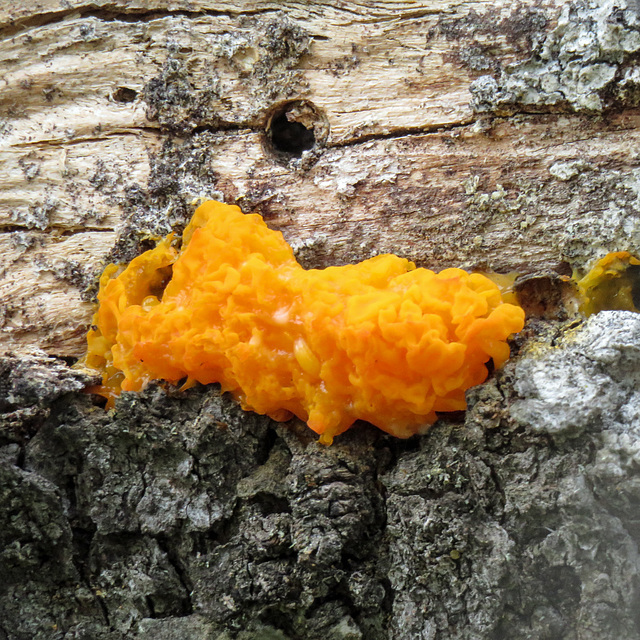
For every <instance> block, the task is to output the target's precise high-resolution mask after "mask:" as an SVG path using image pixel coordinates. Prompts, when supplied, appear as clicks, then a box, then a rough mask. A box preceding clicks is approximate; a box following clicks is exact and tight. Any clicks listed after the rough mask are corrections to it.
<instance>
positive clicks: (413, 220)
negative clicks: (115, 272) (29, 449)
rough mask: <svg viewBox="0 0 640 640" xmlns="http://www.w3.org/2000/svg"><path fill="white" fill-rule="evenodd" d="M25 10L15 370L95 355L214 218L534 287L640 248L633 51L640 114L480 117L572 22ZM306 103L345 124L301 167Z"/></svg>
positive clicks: (545, 9)
mask: <svg viewBox="0 0 640 640" xmlns="http://www.w3.org/2000/svg"><path fill="white" fill-rule="evenodd" d="M14 4H15V3H9V2H5V3H4V7H0V11H1V13H0V37H1V40H0V68H2V79H1V84H0V131H1V132H2V133H1V137H0V166H1V167H2V171H1V172H0V229H1V235H0V247H2V249H1V253H0V255H1V256H2V263H1V264H2V272H1V273H0V278H1V279H0V308H1V309H2V314H1V315H0V323H2V324H1V326H2V332H3V333H2V348H3V349H4V350H17V351H22V350H27V351H28V350H30V349H32V348H34V347H41V348H44V349H45V350H47V351H48V352H49V353H53V354H58V355H70V356H77V355H80V354H81V353H82V350H83V338H82V335H83V333H84V331H85V330H86V326H87V324H88V322H89V319H90V314H91V304H90V302H88V301H87V300H88V299H89V298H90V295H84V298H85V299H84V300H83V297H82V293H83V291H84V290H85V289H86V287H87V286H88V285H89V284H90V283H91V282H95V278H96V276H97V274H98V273H99V271H100V269H101V268H102V267H103V266H104V264H105V263H106V262H107V261H109V260H114V259H115V260H118V259H125V258H130V257H131V255H133V253H135V251H136V250H137V249H136V248H135V247H139V244H137V245H135V243H134V245H135V247H134V246H133V245H132V244H131V242H129V244H127V242H128V241H130V240H132V238H135V239H137V241H138V242H139V241H140V240H141V239H142V238H143V237H144V235H145V234H151V235H154V234H155V235H158V234H164V233H166V232H167V231H169V230H170V229H171V228H178V229H179V228H180V227H181V225H183V224H184V222H185V220H186V219H187V218H188V215H189V213H190V211H192V208H191V207H190V203H191V202H192V201H193V200H194V199H195V198H198V197H203V196H205V197H214V198H223V199H225V200H226V201H227V202H236V203H238V204H240V205H241V206H242V208H243V210H245V211H258V212H260V213H262V214H263V215H264V216H265V217H266V219H267V220H268V221H269V224H270V225H271V226H272V227H273V228H277V229H280V230H282V231H283V233H284V234H285V236H286V238H287V239H288V240H289V241H290V242H291V244H292V245H293V246H294V247H295V248H296V249H297V251H298V254H299V256H300V259H301V260H302V261H303V263H304V264H306V265H309V266H326V265H329V264H341V263H345V262H347V261H353V260H358V259H363V258H366V257H369V256H371V255H373V254H376V253H380V252H394V253H398V254H400V255H403V256H407V257H409V258H411V259H413V260H415V261H416V262H418V263H419V264H421V265H425V266H432V267H434V268H441V267H444V266H451V265H459V266H463V267H465V268H490V269H494V270H498V271H511V270H517V271H519V272H522V273H531V272H535V271H544V270H549V269H553V268H556V267H557V266H558V265H559V264H560V263H562V262H563V261H568V262H569V263H570V264H571V265H573V266H582V265H583V264H585V263H587V262H588V261H589V260H590V259H592V258H593V256H594V255H596V254H598V253H599V252H604V251H607V250H613V249H630V250H637V249H638V248H640V240H639V236H638V233H637V232H638V228H637V225H638V223H637V222H636V221H635V211H636V210H637V202H638V198H640V180H639V177H640V176H639V175H638V172H637V169H635V167H636V164H637V161H636V160H635V158H636V155H635V152H634V149H635V148H636V147H637V146H638V145H637V140H638V136H639V133H638V131H639V130H638V123H639V120H638V115H637V112H636V111H635V110H633V109H632V108H630V107H632V106H633V99H634V98H633V96H631V98H629V96H628V95H627V94H629V95H631V94H630V93H629V91H628V86H627V85H628V84H629V82H630V81H629V82H628V81H627V80H628V78H627V76H628V75H629V74H628V71H629V68H630V67H629V66H628V64H627V61H628V60H627V59H628V57H629V54H630V53H631V52H632V50H633V46H634V45H633V43H632V44H630V45H628V44H624V43H623V44H622V45H620V47H621V48H620V51H618V52H614V53H613V54H611V56H610V58H611V60H612V61H613V62H611V64H612V65H613V67H615V69H616V73H617V74H618V75H617V76H616V78H617V79H618V80H620V82H619V83H618V84H619V85H620V86H622V85H623V84H624V82H627V85H624V86H625V87H627V89H626V90H627V94H625V96H627V97H626V98H625V99H621V98H620V95H621V94H620V92H618V94H616V95H614V93H615V92H613V93H612V92H611V91H609V88H608V87H605V89H604V90H603V92H604V94H606V91H609V93H610V94H611V95H612V96H613V97H612V98H611V100H609V102H607V104H605V102H606V100H605V101H604V102H602V101H601V102H602V106H603V109H604V108H605V107H607V108H608V107H610V106H611V105H613V106H614V107H616V105H617V107H616V110H611V109H609V110H604V111H603V110H602V109H601V110H600V111H594V110H591V111H589V110H587V111H584V110H582V111H581V110H580V109H575V108H572V107H571V105H569V106H567V105H566V104H562V103H557V104H555V103H554V104H547V103H549V100H547V103H545V104H542V103H541V102H538V103H536V102H535V101H533V102H531V101H529V102H530V103H529V104H524V103H526V100H524V101H523V100H520V102H521V103H523V104H518V100H519V99H518V98H516V99H514V103H515V105H516V106H515V108H513V109H511V110H509V109H505V108H504V104H503V103H504V100H502V102H500V101H496V105H498V107H499V108H496V109H495V110H494V112H493V113H492V112H490V111H487V110H486V109H485V110H484V111H483V109H482V108H475V111H474V109H472V106H470V104H471V103H473V101H474V100H476V102H478V95H479V94H478V95H477V94H473V83H474V82H477V81H478V79H479V78H480V79H481V80H482V79H483V78H487V77H490V78H492V77H493V78H498V79H499V78H500V74H501V73H502V74H504V73H505V70H507V71H508V70H509V69H516V71H514V72H513V74H515V76H517V69H518V66H517V65H518V64H522V63H524V62H526V61H527V60H528V59H529V58H530V57H531V52H532V47H535V46H540V43H541V42H542V43H545V42H551V45H549V46H552V45H553V46H555V45H556V44H557V41H558V38H559V36H554V35H553V34H554V29H556V28H557V25H558V20H561V18H562V16H561V13H560V11H561V9H562V6H563V3H561V2H559V0H557V1H551V0H549V1H548V2H544V3H540V2H537V1H535V2H534V1H533V0H530V1H526V2H519V3H510V2H509V3H507V2H504V1H503V0H499V1H487V0H485V1H483V2H455V1H451V0H449V1H444V0H442V1H440V2H423V3H419V2H395V3H394V2H367V3H350V4H349V6H347V5H344V4H343V3H331V2H326V3H314V4H313V5H312V7H311V8H308V7H307V5H306V3H294V2H290V3H284V4H282V3H269V2H264V3H263V2H237V3H232V2H225V3H217V2H216V3H207V2H196V3H185V4H184V5H182V4H181V3H179V2H178V3H163V2H152V3H147V2H145V3H142V2H139V3H136V2H133V3H131V2H127V3H125V2H122V3H119V2H92V3H83V2H80V1H77V0H76V1H75V2H66V3H64V5H62V4H60V3H58V2H56V1H54V0H52V1H47V2H38V3H33V4H31V3H24V5H21V6H19V7H15V6H14ZM578 4H579V3H578ZM600 4H601V5H602V7H603V10H604V9H607V6H606V5H607V4H611V3H606V2H604V3H600ZM593 13H594V16H595V17H596V18H597V15H596V14H597V10H595V9H594V10H593ZM601 13H602V11H601ZM627 14H629V15H630V12H627ZM576 15H577V14H576ZM598 15H599V14H598ZM588 17H589V19H591V18H592V16H588ZM605 17H606V16H605ZM579 18H580V16H578V15H577V17H576V20H578V19H579ZM594 19H595V18H594ZM626 19H627V22H629V20H632V17H631V18H626ZM554 38H555V40H554ZM625 42H626V41H625ZM554 43H555V44H554ZM558 46H560V45H558ZM562 46H564V45H562ZM625 47H626V48H625ZM603 55H605V54H603ZM605 58H606V55H605ZM616 65H617V66H616ZM625 73H626V74H627V75H625ZM513 74H512V75H513ZM551 75H552V74H551ZM515 76H514V77H515ZM624 78H627V80H624ZM623 80H624V82H623ZM560 81H561V82H562V81H563V80H562V78H560ZM583 84H584V83H583ZM632 84H633V83H632ZM504 86H505V87H506V86H508V83H505V84H504ZM598 86H599V85H598ZM633 86H635V85H633ZM603 92H601V94H602V93H603ZM583 93H584V91H583ZM604 94H603V95H604ZM581 95H582V94H581ZM584 95H587V97H589V96H591V97H592V95H593V92H592V93H589V92H586V93H584ZM598 95H600V94H598ZM607 95H609V94H606V95H605V98H606V96H607ZM616 96H617V97H616ZM481 97H482V96H481ZM597 99H598V100H599V99H600V98H599V97H597ZM288 100H304V101H307V102H309V103H312V105H313V106H314V108H315V109H316V111H317V114H318V118H319V120H322V121H323V123H324V124H323V126H326V125H328V137H327V138H326V141H324V142H322V141H320V140H318V141H317V144H316V147H315V148H314V149H312V150H311V152H310V153H306V154H303V157H302V158H300V159H296V158H284V160H283V157H282V156H278V155H277V154H274V153H273V149H272V148H270V146H269V143H268V140H266V137H265V132H264V129H265V127H266V125H267V123H268V122H269V119H270V118H271V117H272V115H273V112H274V109H278V108H279V107H281V106H282V105H283V104H285V103H286V101H288ZM567 100H569V98H567ZM569 101H570V100H569ZM551 102H553V101H551ZM574 102H575V101H574ZM625 107H626V110H625ZM518 112H520V113H518ZM532 112H533V113H532ZM594 230H595V231H596V233H593V232H594ZM117 238H120V242H119V244H118V245H117V248H116V250H113V248H114V246H115V245H116V240H117ZM123 246H126V247H128V248H127V250H122V251H121V250H120V249H122V247H123ZM132 247H133V248H132Z"/></svg>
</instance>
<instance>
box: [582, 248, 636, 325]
mask: <svg viewBox="0 0 640 640" xmlns="http://www.w3.org/2000/svg"><path fill="white" fill-rule="evenodd" d="M576 284H577V286H578V291H579V292H580V297H581V305H580V310H581V311H582V312H583V313H584V314H585V315H587V316H590V315H592V314H593V313H598V311H603V310H605V309H609V310H616V309H617V310H623V311H640V309H638V306H640V300H639V298H640V260H638V258H636V257H634V256H632V255H631V254H630V253H629V252H627V251H616V252H614V253H608V254H607V255H606V256H605V257H604V258H602V259H600V260H599V261H598V262H597V263H596V264H595V266H594V267H593V268H592V269H591V271H589V273H587V275H586V276H584V277H583V278H579V279H577V278H576Z"/></svg>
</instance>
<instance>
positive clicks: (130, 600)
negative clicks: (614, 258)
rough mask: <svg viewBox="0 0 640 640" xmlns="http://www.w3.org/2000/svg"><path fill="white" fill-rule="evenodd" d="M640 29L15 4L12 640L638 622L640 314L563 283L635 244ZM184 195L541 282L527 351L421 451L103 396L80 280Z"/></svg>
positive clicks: (3, 427) (189, 203)
mask: <svg viewBox="0 0 640 640" xmlns="http://www.w3.org/2000/svg"><path fill="white" fill-rule="evenodd" d="M638 52H640V16H639V14H638V6H637V5H636V3H635V1H632V0H571V1H570V2H560V0H543V1H539V0H523V1H522V2H518V3H513V2H506V1H504V0H479V1H476V2H466V1H462V0H460V1H458V0H429V1H428V0H422V1H415V2H409V1H407V2H392V1H390V0H389V1H387V0H379V1H374V0H371V1H361V2H354V3H343V2H338V1H333V0H327V1H326V2H318V3H305V2H301V1H293V0H292V1H290V2H289V1H286V2H269V1H266V0H265V1H263V0H255V1H247V2H241V1H239V0H237V1H235V2H234V1H233V0H222V1H220V2H211V1H209V0H197V1H195V2H194V1H187V0H176V1H173V2H168V1H166V0H144V1H143V0H132V1H125V0H94V1H93V2H87V1H83V0H65V1H64V2H61V1H59V0H40V1H39V2H37V3H28V2H25V3H15V2H11V1H9V0H0V355H1V354H4V355H2V357H1V359H0V638H6V639H10V640H32V639H40V640H49V639H52V640H53V639H58V638H86V639H87V640H88V639H94V638H103V639H109V640H115V639H118V638H139V639H152V638H153V639H154V640H161V639H164V638H166V639H169V638H178V637H180V638H183V639H185V640H190V639H191V638H193V639H194V640H195V639H201V638H212V639H213V638H216V639H218V640H223V638H235V637H238V638H244V639H245V640H246V639H249V638H256V639H258V638H260V639H263V638H273V639H292V640H293V639H297V638H304V639H305V640H312V639H314V638H323V639H327V638H330V639H332V640H333V639H335V640H338V639H341V640H347V639H349V640H355V639H358V638H363V639H366V640H378V639H379V640H383V639H384V640H387V639H388V640H391V639H393V640H413V639H414V638H421V639H424V640H444V639H447V640H472V639H473V640H475V639H478V638H482V639H485V638H486V639H501V638H505V639H506V638H522V639H524V638H531V639H534V638H535V639H539V638H549V639H551V638H563V639H568V640H574V639H575V640H578V638H579V639H580V640H590V639H592V638H593V639H596V638H598V640H600V639H602V638H620V639H622V640H626V639H628V640H633V639H636V638H637V637H638V636H639V635H640V617H639V616H638V607H637V603H638V598H639V597H640V558H639V557H638V550H637V549H638V542H639V541H640V530H639V528H638V519H637V513H638V506H639V504H640V494H639V492H638V478H639V476H638V469H639V468H640V453H639V452H640V426H639V423H638V419H637V416H638V415H639V414H640V393H639V392H638V386H639V385H638V382H639V380H638V373H637V371H638V370H640V369H639V367H638V365H639V364H640V362H638V360H639V355H638V353H639V351H638V347H637V345H638V343H639V341H640V319H638V317H637V316H636V315H634V314H632V313H630V312H603V313H601V314H598V315H596V316H593V317H592V318H591V319H590V320H589V321H587V322H586V323H584V325H581V320H580V319H579V318H578V317H577V316H571V313H570V310H566V309H564V310H563V309H560V310H559V311H558V310H557V308H556V307H554V302H553V300H552V297H553V296H554V295H556V294H557V291H555V290H554V289H553V283H554V282H556V281H557V279H558V276H561V275H563V274H567V273H570V272H571V269H572V268H573V269H580V268H582V267H584V266H585V265H588V264H589V263H590V262H592V261H593V260H594V259H595V258H597V257H600V256H602V255H604V254H605V253H607V252H609V251H618V250H627V251H631V252H635V253H638V252H640V214H639V210H640V168H639V161H638V153H637V147H638V144H636V143H637V142H638V140H640V115H639V112H638V103H639V102H640V67H639V66H638V63H637V61H638ZM201 197H208V198H214V199H219V200H224V201H225V202H229V203H236V204H238V205H239V206H241V208H242V209H243V210H244V211H246V212H258V213H261V214H262V215H263V216H264V218H265V220H266V221H267V222H268V224H269V225H270V226H271V227H272V228H274V229H279V230H281V231H282V232H283V234H284V235H285V237H286V239H287V240H288V241H289V242H290V244H291V245H292V246H293V247H294V249H295V251H296V254H297V256H298V259H299V260H300V261H301V262H302V263H303V264H304V265H305V266H308V267H325V266H329V265H334V264H345V263H347V262H353V261H359V260H362V259H365V258H368V257H370V256H372V255H375V254H378V253H383V252H391V253H396V254H399V255H402V256H405V257H408V258H410V259H412V260H414V261H415V262H416V263H418V264H419V265H422V266H429V267H430V268H434V269H440V268H444V267H447V266H461V267H463V268H466V269H484V270H488V269H490V270H494V271H498V272H509V271H517V272H518V273H520V274H524V275H530V276H534V277H535V278H537V279H536V282H537V285H536V287H537V288H536V287H533V289H535V291H534V292H533V294H532V295H534V298H535V300H534V303H532V304H531V305H530V309H529V310H530V318H529V322H528V325H527V328H526V329H525V331H524V332H523V333H522V334H521V335H520V336H519V337H517V338H516V340H515V342H514V345H513V356H514V357H513V358H512V360H511V361H510V362H509V363H508V364H507V366H506V367H505V368H504V369H503V370H501V371H498V372H495V373H494V374H493V375H492V376H491V377H490V379H489V380H488V381H487V382H486V383H485V384H483V385H480V386H479V387H476V388H474V389H472V390H471V391H470V392H469V394H468V404H469V409H468V410H467V412H466V414H465V415H449V416H443V418H442V419H441V420H439V421H438V423H436V425H434V427H433V428H432V429H431V431H430V432H429V434H427V435H426V436H421V437H415V438H412V439H410V440H407V441H401V440H397V439H393V438H391V437H389V436H385V435H383V434H382V433H381V432H379V431H378V430H376V429H374V428H373V427H370V426H368V425H365V424H363V425H360V426H358V427H357V428H355V429H352V430H350V431H349V432H348V433H346V434H344V435H343V436H341V437H340V438H338V439H337V440H336V443H335V444H334V445H332V446H331V447H329V448H325V447H321V446H319V445H318V444H317V443H316V442H315V438H314V437H312V434H311V433H310V432H309V431H308V430H307V429H306V427H305V426H304V425H303V424H300V423H298V422H296V421H292V422H291V423H289V424H286V425H278V424H276V423H274V422H272V421H271V420H269V419H267V418H265V417H262V416H257V415H255V414H252V413H247V412H243V411H242V410H241V409H240V408H239V407H238V406H237V404H236V403H235V402H234V401H233V400H232V399H229V398H227V397H225V396H221V395H220V393H219V392H218V391H217V390H216V389H215V387H213V388H212V387H201V388H197V389H191V390H190V391H188V392H178V391H176V390H172V389H168V388H163V387H160V386H157V385H155V386H154V385H152V386H151V387H149V388H148V389H147V390H146V391H145V392H143V393H141V394H124V395H123V396H122V397H121V399H120V400H119V402H118V405H117V407H116V410H115V411H111V412H105V411H104V410H103V409H102V408H100V407H99V406H96V405H95V404H94V403H93V402H92V400H91V398H90V397H89V396H87V395H85V394H83V393H81V390H82V388H83V387H84V385H85V384H86V383H87V382H88V379H87V378H86V376H85V375H84V374H81V373H79V372H78V371H76V370H73V369H71V368H70V367H69V365H70V364H72V363H73V362H74V360H75V359H76V358H78V357H80V356H81V355H82V354H83V352H84V344H85V343H84V340H85V335H86V331H87V327H88V324H89V322H90V318H91V313H92V309H93V296H94V295H95V292H96V279H97V276H98V275H99V273H100V272H101V270H102V269H103V268H104V266H105V265H106V264H107V263H108V262H114V261H115V262H124V261H128V260H130V259H131V258H132V257H134V256H135V255H137V254H138V253H139V252H140V251H141V250H143V249H144V248H147V247H148V246H149V245H150V244H153V241H154V239H156V238H158V237H161V236H163V235H165V234H166V233H168V232H169V231H172V230H176V231H178V232H180V231H181V230H182V228H183V227H184V225H185V223H186V222H187V220H188V219H189V217H190V215H191V213H192V212H193V202H194V200H196V199H197V198H201Z"/></svg>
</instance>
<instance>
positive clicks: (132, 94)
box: [113, 87, 138, 102]
mask: <svg viewBox="0 0 640 640" xmlns="http://www.w3.org/2000/svg"><path fill="white" fill-rule="evenodd" d="M137 97H138V92H137V91H135V90H133V89H129V87H118V88H117V89H116V90H115V91H114V92H113V99H114V100H115V101H116V102H133V101H134V100H135V99H136V98H137Z"/></svg>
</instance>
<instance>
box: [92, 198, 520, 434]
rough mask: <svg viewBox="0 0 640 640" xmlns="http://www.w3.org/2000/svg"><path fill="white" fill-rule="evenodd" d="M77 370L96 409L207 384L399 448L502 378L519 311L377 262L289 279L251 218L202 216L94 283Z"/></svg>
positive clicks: (449, 280) (322, 429)
mask: <svg viewBox="0 0 640 640" xmlns="http://www.w3.org/2000/svg"><path fill="white" fill-rule="evenodd" d="M98 300H99V303H100V306H99V309H98V311H97V313H96V314H95V316H94V318H93V326H92V328H91V330H90V331H89V335H88V338H87V339H88V353H87V356H86V358H85V361H84V363H85V364H86V365H87V366H89V367H93V368H97V369H100V370H101V371H102V372H103V382H102V385H101V386H99V387H94V388H93V389H92V391H94V392H95V393H100V394H102V395H103V396H105V397H107V398H108V400H109V404H110V405H111V406H112V405H113V400H114V398H115V396H117V395H118V394H119V393H120V391H121V390H126V391H137V390H140V389H142V388H143V387H144V386H145V385H146V384H147V383H148V382H149V381H150V380H154V379H158V378H163V379H165V380H168V381H171V382H173V383H176V382H178V381H180V380H181V379H183V378H185V377H186V378H187V383H185V386H188V385H190V384H193V383H194V382H195V381H197V382H201V383H204V384H207V383H210V382H219V383H220V384H221V386H222V389H223V390H224V391H229V392H231V393H232V394H233V395H234V396H235V397H236V398H237V399H238V400H239V401H240V403H241V404H242V407H243V408H244V409H250V410H252V411H255V412H257V413H262V414H267V415H269V416H271V417H272V418H274V419H276V420H285V419H288V418H289V417H291V414H294V415H296V416H298V417H299V418H300V419H302V420H304V421H306V422H307V424H308V425H309V427H311V429H313V430H314V431H315V432H316V433H318V434H320V436H321V437H320V442H322V443H324V444H330V443H331V441H332V440H333V437H334V436H335V435H337V434H339V433H342V432H343V431H345V430H346V429H348V428H349V427H350V426H351V425H352V424H353V422H354V421H356V420H367V421H369V422H371V423H373V424H374V425H376V426H378V427H380V428H381V429H383V430H384V431H387V432H388V433H391V434H393V435H395V436H399V437H401V438H405V437H408V436H411V435H412V434H415V433H420V432H423V431H424V430H425V429H426V428H427V427H428V426H429V425H430V424H431V423H433V422H434V420H435V419H436V412H437V411H458V410H463V409H465V407H466V404H465V391H466V390H467V389H468V388H469V387H472V386H474V385H477V384H479V383H481V382H483V381H484V380H485V379H486V377H487V368H486V366H485V363H486V362H487V361H488V360H489V359H493V362H494V364H495V365H496V366H498V367H499V366H501V365H502V364H503V363H504V361H505V360H506V359H507V358H508V356H509V346H508V344H507V343H506V340H507V338H508V337H509V335H511V334H512V333H514V332H517V331H520V330H521V329H522V327H523V324H524V312H523V311H522V309H521V308H520V307H518V306H516V305H513V304H507V303H505V302H503V300H502V296H501V293H500V290H499V289H498V286H497V285H496V284H494V283H493V282H492V281H491V280H489V279H488V278H486V277H485V276H482V275H480V274H469V273H467V272H465V271H462V270H461V269H445V270H444V271H441V272H440V273H434V272H433V271H429V270H427V269H416V268H415V265H414V264H413V263H411V262H409V261H408V260H406V259H403V258H399V257H397V256H395V255H380V256H377V257H375V258H371V259H369V260H365V261H364V262H361V263H359V264H354V265H347V266H344V267H329V268H327V269H322V270H318V269H311V270H305V269H303V268H302V267H301V266H300V265H299V264H298V263H297V261H296V259H295V257H294V255H293V251H292V249H291V247H290V246H289V245H288V244H287V243H286V242H285V240H284V238H283V237H282V234H281V233H279V232H277V231H272V230H270V229H269V228H268V227H267V225H266V224H265V223H264V221H263V220H262V218H261V217H260V216H259V215H257V214H251V215H244V214H243V213H242V212H241V211H240V209H239V208H238V207H235V206H229V205H225V204H221V203H219V202H205V203H204V204H203V205H201V206H200V207H199V208H198V209H197V210H196V212H195V214H194V216H193V218H192V220H191V222H190V223H189V225H188V226H187V228H186V229H185V231H184V235H183V238H182V248H181V249H180V251H177V250H176V249H175V248H173V247H172V236H169V237H167V238H166V239H165V240H163V241H162V242H160V243H159V244H158V246H157V247H156V248H155V249H151V250H150V251H147V252H145V253H143V254H142V255H141V256H139V257H137V258H135V259H134V260H132V261H131V263H130V264H129V265H128V266H127V267H126V268H124V270H121V269H120V268H118V267H117V266H115V265H110V266H108V267H107V268H106V269H105V272H104V274H103V275H102V277H101V279H100V292H99V294H98Z"/></svg>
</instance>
